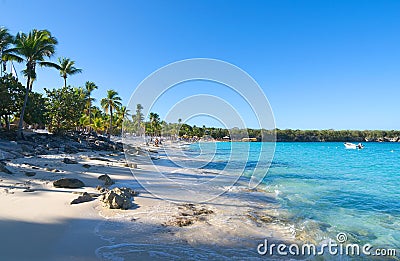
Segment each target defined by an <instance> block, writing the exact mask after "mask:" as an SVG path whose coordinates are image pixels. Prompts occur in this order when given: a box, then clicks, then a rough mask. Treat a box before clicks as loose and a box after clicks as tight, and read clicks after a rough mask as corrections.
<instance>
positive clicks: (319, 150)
mask: <svg viewBox="0 0 400 261" xmlns="http://www.w3.org/2000/svg"><path fill="white" fill-rule="evenodd" d="M271 148H272V150H273V147H271V146H270V145H268V144H266V143H225V142H220V143H196V144H192V145H191V146H190V147H189V149H188V150H187V152H186V153H187V154H188V156H191V157H199V158H202V157H204V158H208V159H209V158H210V155H211V154H213V157H212V161H211V162H210V163H209V164H207V165H205V166H203V168H210V169H220V170H222V169H224V168H225V167H226V166H227V165H228V164H233V166H235V164H237V166H238V167H239V166H243V165H244V166H245V171H244V173H243V179H246V178H249V177H250V176H252V175H256V176H257V177H259V178H260V177H261V181H262V182H261V185H262V186H261V187H262V188H263V189H264V190H266V191H267V192H275V194H276V197H277V200H278V202H279V204H280V208H281V209H282V210H283V211H284V212H285V213H288V214H287V217H286V218H287V220H288V222H289V223H291V224H294V225H295V227H296V231H297V234H298V235H303V236H302V237H303V239H304V238H306V239H307V240H312V241H314V242H322V241H324V240H325V239H328V238H336V235H337V234H338V233H346V235H347V237H348V241H349V242H351V243H360V244H366V243H369V244H371V245H373V246H374V247H388V248H395V249H400V189H399V188H400V143H366V144H365V149H363V150H348V149H345V147H344V145H343V143H340V142H338V143H336V142H326V143H290V142H282V143H277V144H276V148H275V154H274V157H273V159H272V161H271V159H270V157H269V155H270V152H271ZM263 150H268V152H267V153H266V154H263V153H262V152H263ZM232 151H236V152H237V151H239V152H240V153H242V155H240V153H239V154H238V153H234V154H235V155H233V156H232ZM257 162H264V163H265V164H264V167H262V168H258V169H256V170H255V167H256V165H257ZM269 165H270V167H269V169H268V172H267V173H266V168H265V167H266V166H269ZM265 173H266V175H264V174H265Z"/></svg>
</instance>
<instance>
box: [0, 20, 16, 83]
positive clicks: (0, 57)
mask: <svg viewBox="0 0 400 261" xmlns="http://www.w3.org/2000/svg"><path fill="white" fill-rule="evenodd" d="M13 41H14V37H13V36H12V35H11V34H10V33H9V32H8V29H7V28H5V27H0V61H1V62H0V67H1V69H0V70H1V73H0V76H2V75H3V71H5V70H6V61H7V53H8V52H9V50H10V49H8V47H9V46H10V45H11V44H12V43H13Z"/></svg>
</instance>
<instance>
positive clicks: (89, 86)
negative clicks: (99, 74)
mask: <svg viewBox="0 0 400 261" xmlns="http://www.w3.org/2000/svg"><path fill="white" fill-rule="evenodd" d="M97 88H98V87H97V85H96V84H95V83H94V82H89V81H87V82H86V83H85V89H86V93H87V95H88V107H89V112H88V114H89V125H91V124H92V111H91V110H92V102H93V101H94V98H91V97H90V96H91V94H92V91H94V90H95V89H97Z"/></svg>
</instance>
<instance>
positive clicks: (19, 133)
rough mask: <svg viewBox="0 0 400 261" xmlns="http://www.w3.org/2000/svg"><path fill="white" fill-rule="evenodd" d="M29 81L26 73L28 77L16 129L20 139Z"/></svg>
mask: <svg viewBox="0 0 400 261" xmlns="http://www.w3.org/2000/svg"><path fill="white" fill-rule="evenodd" d="M30 82H31V77H30V76H29V75H28V79H27V81H26V91H25V99H24V105H23V106H22V110H21V114H20V116H19V123H18V131H17V137H18V139H22V138H23V135H22V125H23V122H24V115H25V109H26V104H27V103H28V97H29V89H30Z"/></svg>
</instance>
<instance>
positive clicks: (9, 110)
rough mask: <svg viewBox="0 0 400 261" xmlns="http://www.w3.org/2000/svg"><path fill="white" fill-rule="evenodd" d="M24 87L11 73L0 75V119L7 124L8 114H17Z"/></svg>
mask: <svg viewBox="0 0 400 261" xmlns="http://www.w3.org/2000/svg"><path fill="white" fill-rule="evenodd" d="M24 93H25V88H24V86H22V84H21V83H20V82H18V81H17V80H16V79H15V78H14V77H13V76H12V75H11V74H6V75H4V76H2V77H0V120H1V119H4V122H5V123H6V124H7V125H8V123H9V118H10V116H12V117H14V116H17V115H18V113H19V112H20V109H21V105H22V102H23V99H24Z"/></svg>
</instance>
